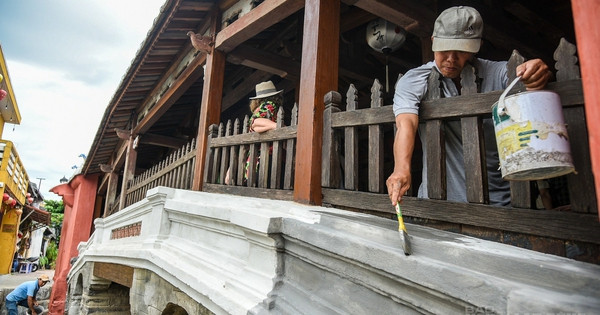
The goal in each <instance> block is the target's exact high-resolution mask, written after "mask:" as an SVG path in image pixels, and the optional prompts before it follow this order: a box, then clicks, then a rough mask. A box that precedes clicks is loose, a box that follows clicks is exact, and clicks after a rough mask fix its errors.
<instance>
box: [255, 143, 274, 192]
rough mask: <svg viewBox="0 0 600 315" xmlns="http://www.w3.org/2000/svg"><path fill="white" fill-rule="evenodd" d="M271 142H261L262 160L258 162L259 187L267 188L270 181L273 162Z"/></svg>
mask: <svg viewBox="0 0 600 315" xmlns="http://www.w3.org/2000/svg"><path fill="white" fill-rule="evenodd" d="M270 147H271V145H270V142H261V143H260V153H259V154H260V162H259V164H258V168H259V169H258V174H257V176H258V182H257V184H258V187H260V188H267V187H268V184H269V183H268V181H269V165H270V164H271V155H270V154H269V148H270Z"/></svg>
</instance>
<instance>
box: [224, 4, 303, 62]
mask: <svg viewBox="0 0 600 315" xmlns="http://www.w3.org/2000/svg"><path fill="white" fill-rule="evenodd" d="M303 7H304V0H271V1H265V2H263V3H261V4H260V5H259V6H257V7H256V8H254V9H252V10H251V11H250V12H248V13H247V14H245V15H244V16H242V17H240V18H239V19H238V20H236V21H235V22H233V23H231V25H229V26H227V27H226V28H224V29H222V30H221V31H220V32H219V34H217V38H216V43H215V48H216V49H218V50H220V51H223V52H226V53H227V52H230V51H232V50H233V49H234V48H235V47H237V46H239V45H240V44H242V43H243V42H245V41H247V40H248V39H250V38H252V37H254V36H256V35H257V34H258V33H260V32H262V31H264V30H266V29H267V28H269V27H271V26H272V25H274V24H276V23H278V22H280V21H282V20H283V19H285V18H286V17H288V16H290V15H291V14H293V13H295V12H297V11H298V10H300V9H302V8H303Z"/></svg>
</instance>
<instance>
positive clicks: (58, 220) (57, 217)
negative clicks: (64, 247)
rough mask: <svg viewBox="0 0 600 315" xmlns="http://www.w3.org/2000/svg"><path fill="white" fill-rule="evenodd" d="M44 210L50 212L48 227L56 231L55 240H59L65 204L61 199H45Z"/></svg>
mask: <svg viewBox="0 0 600 315" xmlns="http://www.w3.org/2000/svg"><path fill="white" fill-rule="evenodd" d="M43 208H44V210H46V211H48V212H50V227H52V228H54V230H55V231H56V238H57V242H58V241H60V232H61V231H60V230H61V229H62V223H63V220H64V216H65V215H64V212H65V205H64V204H63V202H62V200H59V201H57V200H45V201H44V207H43Z"/></svg>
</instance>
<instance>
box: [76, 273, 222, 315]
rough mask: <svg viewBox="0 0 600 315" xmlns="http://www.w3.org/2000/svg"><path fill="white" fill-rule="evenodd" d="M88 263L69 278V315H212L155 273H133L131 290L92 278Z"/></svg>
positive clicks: (95, 277)
mask: <svg viewBox="0 0 600 315" xmlns="http://www.w3.org/2000/svg"><path fill="white" fill-rule="evenodd" d="M93 265H94V263H92V262H88V263H86V264H85V266H83V267H82V268H81V269H79V271H78V272H77V273H74V274H72V275H71V277H70V278H69V292H68V296H67V307H66V310H67V314H71V315H79V314H81V315H87V314H95V313H97V314H137V315H161V314H169V315H192V314H193V315H212V314H214V313H212V312H211V311H209V310H208V309H207V308H205V307H203V306H202V305H201V304H199V303H198V302H196V301H195V300H194V299H192V298H190V296H189V295H187V294H185V293H184V292H183V291H182V290H180V289H178V288H177V287H176V286H173V285H172V284H170V283H169V282H167V281H165V280H164V279H162V278H161V277H160V276H158V275H157V274H155V273H154V272H152V271H149V270H145V269H139V268H136V269H134V276H133V282H132V286H131V288H128V287H126V286H123V285H119V284H117V283H115V282H112V281H110V280H107V279H102V278H99V277H97V276H95V275H93V270H94V268H93Z"/></svg>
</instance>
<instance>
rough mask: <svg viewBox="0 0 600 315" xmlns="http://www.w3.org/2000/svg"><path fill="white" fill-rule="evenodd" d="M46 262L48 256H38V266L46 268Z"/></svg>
mask: <svg viewBox="0 0 600 315" xmlns="http://www.w3.org/2000/svg"><path fill="white" fill-rule="evenodd" d="M47 264H48V257H46V256H42V257H40V267H41V268H42V269H46V265H47Z"/></svg>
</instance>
